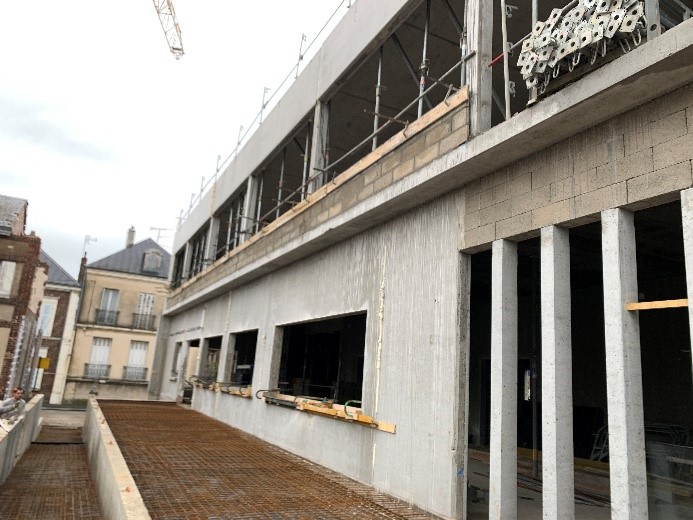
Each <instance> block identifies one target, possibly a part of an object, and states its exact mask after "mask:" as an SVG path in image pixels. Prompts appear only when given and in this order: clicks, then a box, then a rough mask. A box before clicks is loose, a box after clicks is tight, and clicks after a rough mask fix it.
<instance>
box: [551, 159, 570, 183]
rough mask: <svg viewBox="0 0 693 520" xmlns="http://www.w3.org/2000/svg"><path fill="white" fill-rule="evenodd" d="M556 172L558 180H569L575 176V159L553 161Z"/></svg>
mask: <svg viewBox="0 0 693 520" xmlns="http://www.w3.org/2000/svg"><path fill="white" fill-rule="evenodd" d="M551 164H552V166H553V169H554V172H555V173H556V180H561V179H567V178H568V177H572V176H573V158H572V157H570V156H569V157H565V158H563V159H560V160H558V161H553V162H552V163H551Z"/></svg>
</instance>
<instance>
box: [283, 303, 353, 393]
mask: <svg viewBox="0 0 693 520" xmlns="http://www.w3.org/2000/svg"><path fill="white" fill-rule="evenodd" d="M283 337H284V339H283V345H282V357H281V365H280V368H279V384H278V386H279V388H280V390H281V392H282V393H285V394H289V395H295V396H299V395H300V396H307V397H313V398H319V399H330V400H334V402H338V403H345V402H347V401H360V400H361V395H362V386H363V361H364V350H365V339H366V314H357V315H353V316H345V317H343V318H332V319H327V320H320V321H314V322H309V323H302V324H297V325H289V326H286V327H284V336H283Z"/></svg>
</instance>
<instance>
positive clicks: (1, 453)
mask: <svg viewBox="0 0 693 520" xmlns="http://www.w3.org/2000/svg"><path fill="white" fill-rule="evenodd" d="M42 403H43V395H42V394H38V395H35V396H34V397H33V398H32V399H31V400H30V401H29V402H28V403H27V404H26V408H25V409H24V416H23V417H21V418H20V419H19V420H18V421H17V422H16V423H15V424H14V425H13V426H9V427H8V426H7V424H2V425H0V484H2V483H4V482H5V480H7V477H9V476H10V474H11V473H12V470H13V469H14V467H15V465H16V464H17V462H19V459H21V458H22V455H24V452H25V451H26V450H27V449H29V446H31V443H32V442H33V441H34V440H36V437H38V434H39V433H40V431H41V425H42V422H43V421H42V420H41V405H42Z"/></svg>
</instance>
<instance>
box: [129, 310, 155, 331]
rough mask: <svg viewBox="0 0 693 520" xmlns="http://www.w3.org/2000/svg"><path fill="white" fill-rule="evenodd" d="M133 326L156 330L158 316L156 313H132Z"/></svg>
mask: <svg viewBox="0 0 693 520" xmlns="http://www.w3.org/2000/svg"><path fill="white" fill-rule="evenodd" d="M132 328H133V329H142V330H156V316H155V315H154V314H138V313H133V314H132Z"/></svg>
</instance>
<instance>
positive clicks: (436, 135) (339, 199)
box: [168, 101, 469, 307]
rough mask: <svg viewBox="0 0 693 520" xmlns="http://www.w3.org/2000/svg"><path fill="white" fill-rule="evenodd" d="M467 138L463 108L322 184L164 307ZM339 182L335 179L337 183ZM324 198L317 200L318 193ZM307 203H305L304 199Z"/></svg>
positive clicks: (304, 231)
mask: <svg viewBox="0 0 693 520" xmlns="http://www.w3.org/2000/svg"><path fill="white" fill-rule="evenodd" d="M468 136H469V105H468V102H466V101H465V102H464V103H463V104H462V105H461V106H459V107H458V108H456V109H454V110H451V111H450V112H448V113H447V114H445V115H444V116H443V117H441V118H440V119H439V120H438V121H436V122H435V123H433V124H432V125H431V126H429V127H427V128H426V129H425V130H423V131H421V132H420V133H419V134H417V135H415V136H413V137H411V138H410V139H409V140H407V141H405V142H404V143H403V144H402V145H401V146H399V147H397V148H395V149H394V150H393V151H392V152H390V153H389V154H387V155H385V156H384V157H383V158H382V159H381V160H378V161H376V162H375V163H374V164H373V165H371V166H369V167H367V168H365V169H364V170H363V171H361V172H359V173H357V174H356V175H354V176H353V177H351V178H350V179H349V180H348V181H347V182H345V183H344V184H341V185H338V186H336V187H333V185H334V183H328V184H327V185H326V186H325V187H323V188H322V189H321V190H319V191H318V192H316V193H315V194H313V196H314V198H313V200H315V199H318V200H317V201H316V202H314V203H312V204H311V205H310V206H309V207H308V208H306V209H305V210H304V211H302V212H300V213H298V214H297V215H295V216H293V217H292V218H291V219H289V220H288V221H287V222H285V223H284V224H283V225H281V226H278V227H276V228H275V227H271V228H269V229H271V230H270V231H269V232H266V233H265V232H264V231H263V232H260V233H259V235H256V236H257V237H258V238H257V239H255V241H253V243H250V244H248V246H247V247H244V248H241V249H240V250H236V251H232V252H231V254H230V255H229V256H228V257H226V258H225V259H223V260H221V261H219V262H217V264H216V265H215V266H214V267H213V268H212V269H209V270H207V271H205V272H203V273H202V274H201V275H200V276H199V278H197V279H196V280H195V281H193V282H192V283H191V284H188V285H185V286H184V287H183V288H181V289H180V290H179V291H178V292H174V293H173V295H172V296H171V297H170V298H169V300H168V306H169V307H172V306H175V305H176V304H177V303H178V302H180V301H184V300H185V299H187V298H188V297H190V296H192V295H194V294H195V293H197V292H198V291H200V290H203V289H205V288H206V287H209V286H210V285H213V284H214V283H216V282H218V281H219V280H222V279H223V278H225V277H227V276H228V275H230V274H231V273H234V272H236V271H238V270H240V269H242V268H244V267H245V266H247V265H249V264H252V263H253V262H255V261H257V260H259V259H260V258H262V257H264V256H267V255H268V254H269V253H271V252H272V251H274V250H276V249H278V248H280V247H282V246H283V245H285V244H286V243H288V242H289V241H291V240H294V239H297V238H299V237H301V236H302V235H305V234H306V233H307V232H309V231H310V230H312V229H314V228H316V227H317V226H319V225H320V224H323V223H324V222H326V221H328V220H329V219H331V218H333V217H335V216H337V215H339V214H340V213H343V212H345V211H347V210H348V209H350V208H352V207H354V206H356V205H357V204H359V203H360V202H362V201H364V200H366V199H367V198H369V197H371V196H373V195H375V194H377V193H378V192H380V191H382V190H383V189H385V188H387V187H388V186H390V185H392V184H394V183H396V182H399V181H400V180H402V179H403V178H405V177H406V176H408V175H410V174H411V173H413V172H414V171H416V170H418V169H420V168H421V167H423V166H425V165H426V164H428V163H430V162H431V161H433V160H434V159H437V158H438V157H440V156H443V155H445V154H447V153H448V152H449V151H450V150H452V149H454V148H456V147H458V146H459V145H460V144H462V143H463V142H465V141H466V140H467V138H468ZM338 179H339V177H337V178H336V180H338ZM323 190H324V191H326V192H327V194H326V195H325V196H324V197H322V198H318V197H319V196H320V194H321V191H323ZM309 200H311V199H310V198H309Z"/></svg>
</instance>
